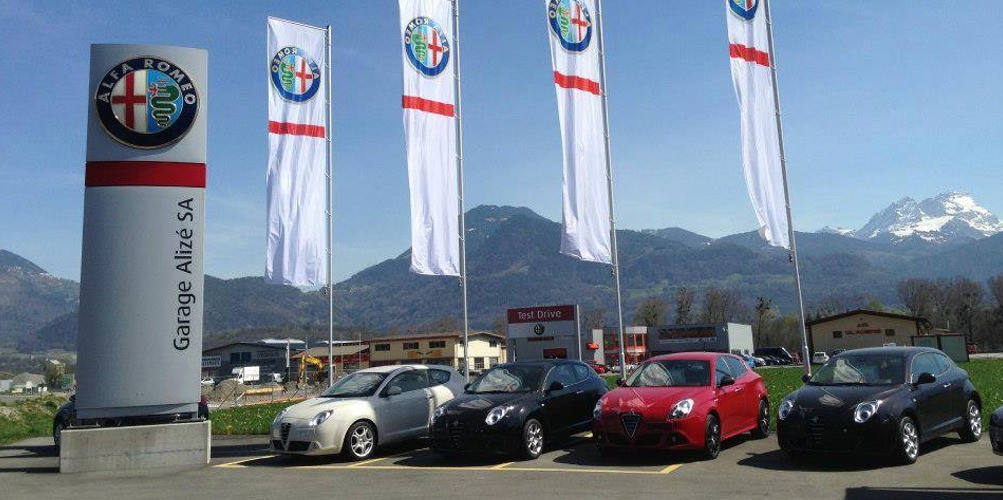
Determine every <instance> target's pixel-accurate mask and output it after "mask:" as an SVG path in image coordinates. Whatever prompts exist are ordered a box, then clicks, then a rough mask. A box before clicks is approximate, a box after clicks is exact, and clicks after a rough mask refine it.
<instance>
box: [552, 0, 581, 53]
mask: <svg viewBox="0 0 1003 500" xmlns="http://www.w3.org/2000/svg"><path fill="white" fill-rule="evenodd" d="M547 16H548V17H549V18H550V30H551V31H553V32H554V36H556V37H557V39H558V40H559V41H560V42H561V47H564V49H565V50H569V51H571V52H582V51H584V50H585V49H587V48H589V42H591V41H592V14H591V13H590V12H589V9H588V7H587V6H586V5H585V3H584V2H583V1H582V0H550V3H549V4H548V5H547Z"/></svg>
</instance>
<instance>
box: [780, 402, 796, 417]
mask: <svg viewBox="0 0 1003 500" xmlns="http://www.w3.org/2000/svg"><path fill="white" fill-rule="evenodd" d="M792 411H794V401H792V400H790V399H785V400H783V401H781V402H780V408H777V418H778V419H780V420H784V419H786V418H787V416H788V415H790V414H791V412H792Z"/></svg>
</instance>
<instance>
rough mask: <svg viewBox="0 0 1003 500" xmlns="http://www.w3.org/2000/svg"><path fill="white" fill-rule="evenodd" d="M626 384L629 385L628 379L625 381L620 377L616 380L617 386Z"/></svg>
mask: <svg viewBox="0 0 1003 500" xmlns="http://www.w3.org/2000/svg"><path fill="white" fill-rule="evenodd" d="M626 383H627V379H625V378H623V377H620V378H618V379H616V385H625V384H626Z"/></svg>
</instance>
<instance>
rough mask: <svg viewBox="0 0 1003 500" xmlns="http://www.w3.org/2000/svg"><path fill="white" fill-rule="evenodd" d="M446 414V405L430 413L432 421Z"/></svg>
mask: <svg viewBox="0 0 1003 500" xmlns="http://www.w3.org/2000/svg"><path fill="white" fill-rule="evenodd" d="M445 414H446V405H440V406H438V407H437V408H436V409H435V411H433V412H432V421H435V420H436V419H438V418H439V417H441V416H443V415H445Z"/></svg>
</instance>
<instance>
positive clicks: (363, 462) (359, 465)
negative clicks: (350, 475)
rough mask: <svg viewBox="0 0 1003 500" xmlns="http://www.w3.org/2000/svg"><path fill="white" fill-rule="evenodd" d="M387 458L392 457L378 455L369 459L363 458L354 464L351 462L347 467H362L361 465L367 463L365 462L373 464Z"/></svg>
mask: <svg viewBox="0 0 1003 500" xmlns="http://www.w3.org/2000/svg"><path fill="white" fill-rule="evenodd" d="M388 458H392V457H379V458H370V459H369V460H363V461H361V462H355V463H354V464H351V465H349V466H348V467H362V466H364V465H367V464H374V463H376V462H379V461H380V460H386V459H388Z"/></svg>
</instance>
